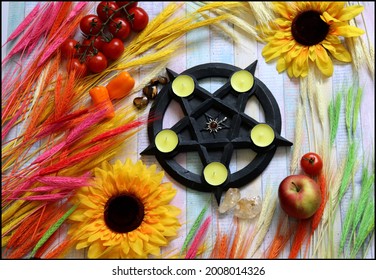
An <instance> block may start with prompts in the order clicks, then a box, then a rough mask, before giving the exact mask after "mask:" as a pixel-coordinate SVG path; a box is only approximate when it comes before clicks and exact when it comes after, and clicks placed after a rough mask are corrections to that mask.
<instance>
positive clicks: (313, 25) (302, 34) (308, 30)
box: [291, 11, 329, 46]
mask: <svg viewBox="0 0 376 280" xmlns="http://www.w3.org/2000/svg"><path fill="white" fill-rule="evenodd" d="M328 32H329V25H328V24H327V23H326V22H325V21H323V20H322V19H321V18H320V13H319V12H317V11H305V12H303V13H301V14H299V15H298V16H296V17H295V18H294V20H293V22H292V26H291V33H292V36H293V37H294V39H295V41H297V42H298V43H299V44H302V45H304V46H313V45H316V44H318V43H320V42H321V41H322V40H324V39H325V38H326V35H328Z"/></svg>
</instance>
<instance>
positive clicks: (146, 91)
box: [142, 85, 158, 99]
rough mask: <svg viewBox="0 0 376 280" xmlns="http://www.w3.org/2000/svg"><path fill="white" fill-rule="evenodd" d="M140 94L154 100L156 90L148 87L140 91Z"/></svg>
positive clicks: (150, 86) (155, 87)
mask: <svg viewBox="0 0 376 280" xmlns="http://www.w3.org/2000/svg"><path fill="white" fill-rule="evenodd" d="M142 92H143V94H144V95H145V96H146V97H147V98H149V99H154V98H155V97H156V96H157V94H158V88H157V86H153V85H148V86H146V87H144V88H143V89H142Z"/></svg>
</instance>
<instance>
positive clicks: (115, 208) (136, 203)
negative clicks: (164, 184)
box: [104, 194, 145, 233]
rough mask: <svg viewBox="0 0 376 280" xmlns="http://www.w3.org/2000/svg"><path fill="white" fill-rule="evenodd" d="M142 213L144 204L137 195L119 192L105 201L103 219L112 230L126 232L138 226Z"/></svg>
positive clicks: (142, 216)
mask: <svg viewBox="0 0 376 280" xmlns="http://www.w3.org/2000/svg"><path fill="white" fill-rule="evenodd" d="M144 215H145V213H144V205H143V204H142V202H141V201H140V200H139V199H138V198H137V197H135V196H133V195H130V194H121V195H118V196H114V197H111V198H110V199H109V200H108V201H107V203H106V207H105V211H104V220H105V223H106V225H107V226H108V227H109V228H110V229H111V230H112V231H114V232H118V233H126V232H130V231H133V230H135V229H136V228H138V227H139V226H140V225H141V223H142V221H143V219H144Z"/></svg>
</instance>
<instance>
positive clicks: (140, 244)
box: [129, 238, 144, 256]
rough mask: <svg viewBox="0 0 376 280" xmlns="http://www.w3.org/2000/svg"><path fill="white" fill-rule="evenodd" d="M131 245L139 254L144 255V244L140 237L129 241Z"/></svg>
mask: <svg viewBox="0 0 376 280" xmlns="http://www.w3.org/2000/svg"><path fill="white" fill-rule="evenodd" d="M129 246H130V247H131V249H132V250H133V251H134V252H135V253H136V254H137V255H140V256H142V255H143V249H144V246H143V242H142V240H141V239H140V238H136V239H135V240H134V241H132V242H129Z"/></svg>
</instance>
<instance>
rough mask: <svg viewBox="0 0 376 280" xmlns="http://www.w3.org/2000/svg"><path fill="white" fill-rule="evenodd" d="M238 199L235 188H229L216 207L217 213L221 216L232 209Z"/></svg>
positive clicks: (238, 194)
mask: <svg viewBox="0 0 376 280" xmlns="http://www.w3.org/2000/svg"><path fill="white" fill-rule="evenodd" d="M239 199H240V191H239V189H237V188H229V189H228V190H227V192H226V193H225V195H224V198H223V200H222V202H221V204H220V205H219V207H218V211H219V213H221V214H223V213H226V212H227V211H229V210H230V209H232V208H234V206H235V205H236V203H237V202H238V201H239Z"/></svg>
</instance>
